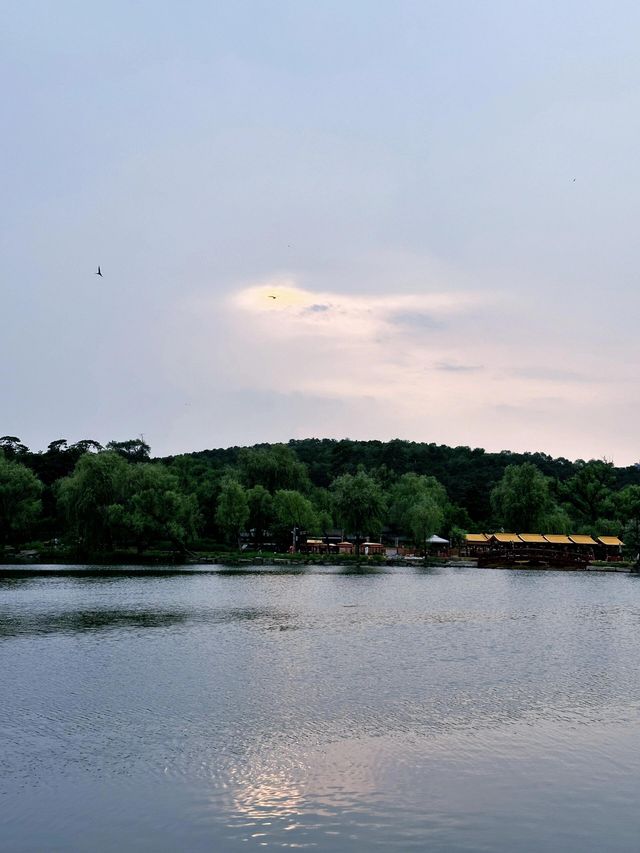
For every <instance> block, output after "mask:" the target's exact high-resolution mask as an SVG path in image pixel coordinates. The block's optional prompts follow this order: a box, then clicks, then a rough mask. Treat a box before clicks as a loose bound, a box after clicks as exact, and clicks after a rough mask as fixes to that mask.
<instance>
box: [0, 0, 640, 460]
mask: <svg viewBox="0 0 640 853" xmlns="http://www.w3.org/2000/svg"><path fill="white" fill-rule="evenodd" d="M639 32H640V6H638V4H637V3H635V2H631V0H629V2H625V0H617V2H613V3H612V4H604V3H602V2H597V3H595V2H588V0H564V2H563V0H560V2H544V0H537V2H526V0H518V2H513V0H503V2H471V1H470V0H469V2H456V0H439V1H438V2H429V0H416V2H412V1H411V0H404V2H403V0H393V2H391V0H385V2H379V0H339V2H333V0H322V2H318V0H313V1H312V0H291V2H286V0H226V2H223V0H220V1H219V2H215V3H212V2H208V0H207V2H204V0H203V2H184V3H178V2H172V3H171V2H169V3H163V2H157V0H155V2H150V1H149V0H141V2H135V3H134V2H131V0H128V2H114V1H112V2H109V3H104V4H96V3H87V2H84V0H82V2H80V0H78V2H65V0H60V2H57V3H52V2H40V3H38V2H29V0H22V2H20V3H17V2H16V3H11V4H4V7H3V10H2V20H1V21H0V87H1V90H2V102H3V106H2V116H3V130H2V134H1V136H0V170H1V172H2V182H1V187H2V206H1V209H0V216H1V217H2V223H1V226H2V227H1V229H0V280H1V285H2V293H1V299H0V356H1V358H0V371H1V373H0V382H1V396H0V399H1V407H2V410H1V411H0V415H1V418H0V421H1V423H0V432H1V433H2V434H5V433H8V434H13V435H17V436H19V437H20V438H21V439H22V440H23V441H24V442H25V443H27V444H28V445H29V446H30V447H32V448H33V449H41V448H44V447H46V445H47V444H48V443H49V442H50V441H53V440H54V439H58V438H67V439H68V440H69V441H77V440H79V439H82V438H93V439H96V440H98V441H101V442H106V441H108V440H110V439H117V440H122V439H126V438H130V437H136V436H138V435H140V434H143V435H144V437H145V439H146V440H147V441H149V443H150V444H151V446H152V450H153V452H154V453H155V454H158V455H159V454H167V453H178V452H182V451H188V450H196V449H202V448H205V447H218V446H226V445H232V444H251V443H254V442H259V441H278V440H287V439H289V438H301V437H308V436H316V437H334V438H342V437H347V436H348V437H350V438H354V439H356V438H357V439H369V438H378V439H390V438H394V437H400V438H406V439H413V440H416V441H435V442H438V443H444V444H454V445H455V444H467V445H471V446H474V447H475V446H480V447H486V448H487V449H489V450H501V449H511V450H542V451H545V452H548V453H550V454H553V455H563V456H567V457H569V458H572V459H574V458H577V457H582V458H590V457H600V458H602V457H607V458H610V459H611V458H612V459H614V461H615V462H616V463H617V464H629V463H631V462H634V461H637V460H638V459H640V441H639V440H638V436H639V435H640V428H639V424H640V383H639V382H638V372H639V370H638V367H639V356H640V344H639V335H638V316H639V309H640V288H639V286H638V284H639V282H638V280H639V276H640V273H639V269H640V263H639V262H640V241H639V240H638V236H637V231H638V221H639V213H640V181H639V178H640V157H638V146H639V144H640V52H639V51H638V33H639ZM98 264H100V265H101V267H102V272H103V278H99V277H98V276H96V275H95V274H94V273H95V270H96V268H97V265H98ZM273 296H275V297H276V298H275V299H273V298H272V297H273Z"/></svg>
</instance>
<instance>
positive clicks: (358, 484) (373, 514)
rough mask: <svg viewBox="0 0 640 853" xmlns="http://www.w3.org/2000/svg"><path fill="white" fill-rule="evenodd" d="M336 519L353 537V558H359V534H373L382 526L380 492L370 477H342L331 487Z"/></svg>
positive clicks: (382, 498) (362, 472)
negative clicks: (354, 550)
mask: <svg viewBox="0 0 640 853" xmlns="http://www.w3.org/2000/svg"><path fill="white" fill-rule="evenodd" d="M331 493H332V496H333V506H334V511H335V516H336V519H337V521H338V522H339V524H340V525H341V526H342V527H343V528H345V530H347V531H348V532H349V533H351V534H353V535H354V536H355V540H356V557H357V558H358V559H359V558H360V543H361V541H362V534H363V533H364V534H366V535H369V536H371V535H373V534H375V533H377V532H378V531H379V530H380V529H381V527H382V522H383V519H384V514H385V510H386V501H385V497H384V495H383V493H382V489H381V488H380V486H379V485H378V483H377V482H376V481H375V480H374V479H373V477H371V476H370V475H369V474H366V473H365V472H364V471H358V473H357V474H343V475H342V476H341V477H338V478H337V479H335V480H334V481H333V483H332V485H331Z"/></svg>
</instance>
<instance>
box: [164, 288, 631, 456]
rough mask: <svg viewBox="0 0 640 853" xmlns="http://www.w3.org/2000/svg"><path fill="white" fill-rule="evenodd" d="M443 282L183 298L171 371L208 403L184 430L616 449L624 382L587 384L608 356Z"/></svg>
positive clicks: (519, 308)
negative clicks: (616, 409) (614, 426)
mask: <svg viewBox="0 0 640 853" xmlns="http://www.w3.org/2000/svg"><path fill="white" fill-rule="evenodd" d="M391 281H392V279H391ZM445 284H446V277H444V278H443V285H442V286H441V287H439V288H436V287H435V286H434V287H432V288H430V289H429V290H423V291H422V292H403V290H402V289H400V288H399V287H397V286H395V285H394V284H393V283H390V284H389V285H388V286H387V287H386V288H383V287H381V286H380V283H379V282H378V286H377V287H376V290H375V292H373V293H369V294H367V293H363V292H349V293H344V292H341V291H340V290H339V289H337V288H336V289H331V288H328V287H324V288H323V287H319V286H314V287H304V286H302V285H301V284H299V282H298V279H297V278H295V277H294V276H291V275H286V276H277V277H271V278H269V279H265V280H262V281H258V282H257V283H254V284H250V285H248V286H245V287H240V288H238V289H236V290H233V291H232V292H230V293H227V295H226V296H225V297H223V298H220V297H218V296H216V295H215V293H211V294H206V293H202V292H201V293H200V294H199V295H197V296H196V297H191V298H190V299H188V300H187V302H184V301H183V311H182V312H176V316H181V317H182V320H181V323H182V324H183V325H182V329H179V328H176V330H175V334H173V335H172V336H170V337H166V336H165V337H164V338H163V341H167V344H166V346H167V352H166V354H165V359H166V361H165V363H166V364H167V369H168V371H169V372H170V375H171V382H172V383H173V384H175V386H177V387H181V388H182V389H183V390H184V391H185V392H188V394H189V398H190V399H191V398H194V399H195V398H197V397H199V398H200V400H201V401H202V402H201V404H200V407H199V408H198V406H194V407H191V408H190V409H188V410H185V411H184V412H183V414H182V417H181V421H180V424H176V430H177V432H176V435H178V434H180V435H182V434H187V433H188V432H190V431H191V432H193V434H194V435H195V434H196V433H197V430H198V429H202V427H201V426H198V424H202V423H203V422H204V421H206V423H207V424H210V426H209V427H208V431H209V432H210V433H211V434H212V435H214V434H216V435H219V436H222V435H227V436H229V438H228V439H227V440H228V441H229V442H231V443H234V444H235V443H242V442H249V443H250V442H252V441H260V440H265V437H267V436H268V438H269V439H270V440H286V439H287V438H289V437H291V436H298V437H300V436H302V435H305V434H306V435H316V436H320V435H322V436H328V437H336V438H339V437H343V436H344V435H352V436H357V437H358V438H375V439H381V440H384V439H389V438H392V437H394V436H401V437H403V438H410V439H414V440H417V441H436V442H442V443H446V444H465V445H473V446H485V447H487V448H488V449H502V448H511V449H513V450H526V449H532V448H533V449H542V450H545V451H546V452H551V453H557V454H559V455H564V456H568V457H571V456H576V455H585V454H586V455H588V454H592V455H593V454H594V453H595V455H598V453H597V442H603V441H604V442H605V444H604V445H603V446H605V447H606V449H607V450H608V449H609V447H610V445H609V444H607V441H608V440H609V433H610V429H611V421H610V415H609V414H607V413H610V411H611V410H612V406H615V405H618V404H619V399H618V398H619V396H620V394H621V390H620V389H621V386H620V384H619V383H617V384H615V383H610V382H609V383H604V382H598V383H595V382H594V383H591V382H587V381H580V377H582V376H586V375H589V374H590V373H591V374H593V376H594V378H595V377H600V379H601V380H602V379H605V378H606V369H607V368H606V364H605V363H604V362H602V359H601V353H599V352H597V351H593V350H592V349H589V348H588V347H587V348H585V347H578V346H577V345H576V346H574V347H572V348H571V350H567V348H566V340H565V330H564V329H559V330H557V332H556V331H555V330H554V329H553V328H549V323H548V316H547V315H546V314H544V313H541V314H540V315H538V314H536V313H535V312H534V311H532V310H529V308H530V307H531V306H529V307H527V304H525V303H524V302H523V301H522V300H519V302H518V303H517V304H516V305H514V303H513V300H512V299H511V298H510V296H509V294H506V295H502V294H500V293H499V292H497V291H491V290H490V289H487V290H485V291H482V290H480V289H477V290H476V291H474V292H472V293H471V292H469V291H468V290H463V289H462V288H456V287H453V286H452V287H450V288H447V287H446V286H445ZM381 291H383V292H381ZM273 297H275V298H273ZM532 305H534V303H533V302H532ZM416 322H417V323H422V324H423V329H422V330H421V329H420V328H419V326H418V325H416ZM416 332H422V333H418V334H416ZM432 332H433V333H432ZM514 342H516V343H517V345H516V346H514ZM623 368H624V363H623V364H622V367H621V368H620V370H622V369H623ZM625 369H626V368H625ZM632 374H633V371H631V369H630V368H629V376H631V375H632ZM625 388H627V389H628V393H632V391H633V388H635V385H634V384H633V383H632V382H631V381H629V383H628V384H627V386H625ZM560 391H561V393H559V392H560ZM625 393H627V391H625ZM616 395H618V396H616ZM205 401H206V402H205ZM182 408H183V409H184V407H182ZM227 420H228V422H229V423H228V424H227ZM587 422H588V423H589V425H590V434H589V440H590V441H591V444H590V445H589V446H587V444H588V443H587V441H586V440H585V437H584V436H582V439H581V443H580V445H579V449H578V446H577V445H575V441H576V435H582V433H583V432H584V429H583V426H584V424H585V423H587ZM541 437H543V438H544V440H541ZM218 443H224V442H223V440H222V439H221V438H220V439H219V440H218ZM574 445H575V448H574ZM600 455H602V454H601V453H600ZM609 455H611V453H610V454H609Z"/></svg>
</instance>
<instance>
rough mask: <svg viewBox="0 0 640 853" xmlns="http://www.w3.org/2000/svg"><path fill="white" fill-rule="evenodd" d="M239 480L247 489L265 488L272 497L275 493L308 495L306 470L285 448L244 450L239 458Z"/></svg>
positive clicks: (291, 451) (279, 445)
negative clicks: (279, 491)
mask: <svg viewBox="0 0 640 853" xmlns="http://www.w3.org/2000/svg"><path fill="white" fill-rule="evenodd" d="M238 470H239V474H240V479H241V481H242V482H243V483H244V485H245V486H247V488H253V486H264V488H265V489H266V490H267V491H268V492H270V493H271V494H274V493H275V492H276V491H278V489H296V490H298V491H304V492H306V491H308V489H309V486H310V483H309V477H308V474H307V469H306V466H305V465H303V464H302V462H300V460H299V459H298V457H297V456H296V454H295V452H294V451H293V450H292V449H291V448H290V447H287V446H286V445H285V444H272V445H270V446H269V447H245V448H242V450H240V453H239V454H238Z"/></svg>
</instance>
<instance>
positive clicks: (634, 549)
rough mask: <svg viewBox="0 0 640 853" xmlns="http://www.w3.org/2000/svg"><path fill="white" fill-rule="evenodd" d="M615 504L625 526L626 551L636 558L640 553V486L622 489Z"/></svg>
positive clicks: (608, 531)
mask: <svg viewBox="0 0 640 853" xmlns="http://www.w3.org/2000/svg"><path fill="white" fill-rule="evenodd" d="M615 502H616V506H617V509H618V516H619V518H620V521H621V522H622V524H623V526H624V532H623V536H622V538H623V541H624V543H625V549H626V551H627V552H628V553H629V554H631V556H633V557H635V556H636V555H637V554H638V552H640V486H626V487H625V488H624V489H621V490H620V491H619V492H618V494H617V495H616V501H615ZM604 532H605V533H610V532H612V531H611V530H607V531H604Z"/></svg>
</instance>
